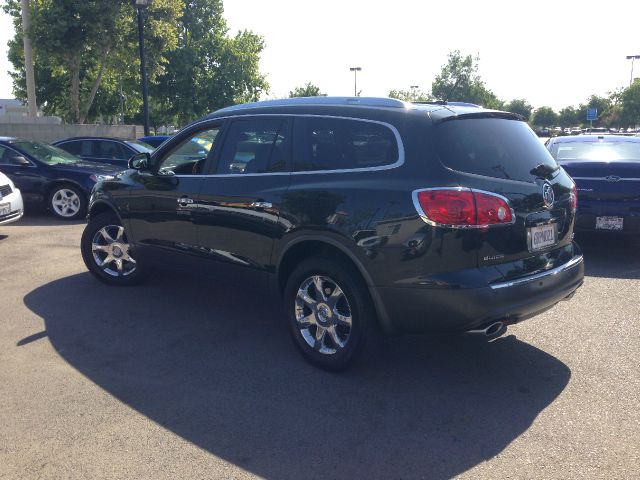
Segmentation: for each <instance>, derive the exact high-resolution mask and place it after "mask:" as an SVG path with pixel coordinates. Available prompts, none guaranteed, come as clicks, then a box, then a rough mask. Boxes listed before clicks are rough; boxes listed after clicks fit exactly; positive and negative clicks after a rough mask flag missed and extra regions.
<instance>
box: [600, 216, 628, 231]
mask: <svg viewBox="0 0 640 480" xmlns="http://www.w3.org/2000/svg"><path fill="white" fill-rule="evenodd" d="M623 226H624V218H623V217H596V230H622V228H623Z"/></svg>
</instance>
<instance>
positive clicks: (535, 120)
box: [531, 107, 558, 127]
mask: <svg viewBox="0 0 640 480" xmlns="http://www.w3.org/2000/svg"><path fill="white" fill-rule="evenodd" d="M531 123H532V124H533V125H535V126H537V127H553V126H554V125H556V124H557V123H558V114H557V113H556V112H554V111H553V108H551V107H540V108H538V109H537V110H536V111H535V112H533V116H532V117H531Z"/></svg>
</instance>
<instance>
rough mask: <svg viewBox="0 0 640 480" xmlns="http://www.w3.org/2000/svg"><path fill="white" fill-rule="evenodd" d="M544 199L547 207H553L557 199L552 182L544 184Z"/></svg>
mask: <svg viewBox="0 0 640 480" xmlns="http://www.w3.org/2000/svg"><path fill="white" fill-rule="evenodd" d="M542 200H543V201H544V206H545V207H547V208H551V207H553V202H554V201H555V195H554V193H553V187H552V186H551V184H550V183H545V184H544V185H542Z"/></svg>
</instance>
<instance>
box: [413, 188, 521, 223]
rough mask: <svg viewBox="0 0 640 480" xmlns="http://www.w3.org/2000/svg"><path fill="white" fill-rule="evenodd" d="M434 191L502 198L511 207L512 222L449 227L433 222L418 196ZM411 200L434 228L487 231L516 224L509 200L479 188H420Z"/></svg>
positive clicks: (421, 216)
mask: <svg viewBox="0 0 640 480" xmlns="http://www.w3.org/2000/svg"><path fill="white" fill-rule="evenodd" d="M433 190H456V191H458V192H471V193H473V192H477V193H483V194H485V195H489V196H492V197H497V198H500V199H501V200H503V201H504V202H506V204H507V205H508V206H509V210H510V211H511V221H510V222H509V223H496V224H492V225H448V224H446V223H438V222H434V221H433V220H431V219H430V218H429V217H428V216H427V214H426V213H425V212H424V210H422V206H421V205H420V201H419V200H418V194H419V193H420V192H429V191H433ZM411 199H412V200H413V206H414V208H415V209H416V210H417V212H418V215H420V218H421V219H422V221H423V222H425V223H426V224H428V225H431V226H432V227H443V228H454V229H458V230H469V229H478V228H480V229H486V228H495V227H506V226H510V225H513V224H514V223H516V213H515V211H514V210H513V207H512V206H511V202H510V201H509V199H508V198H507V197H505V196H503V195H500V194H499V193H494V192H487V191H486V190H478V189H477V188H469V187H461V186H458V187H434V188H419V189H417V190H414V191H412V192H411Z"/></svg>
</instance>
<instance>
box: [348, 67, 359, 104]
mask: <svg viewBox="0 0 640 480" xmlns="http://www.w3.org/2000/svg"><path fill="white" fill-rule="evenodd" d="M349 70H351V71H352V72H353V96H354V97H357V96H358V72H360V71H361V70H362V67H351V68H349Z"/></svg>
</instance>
